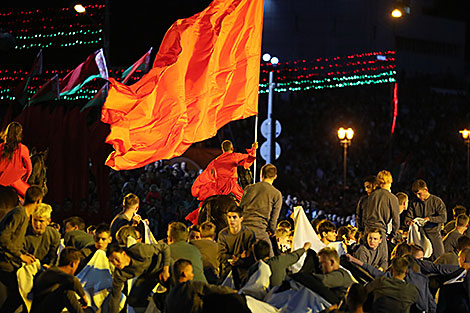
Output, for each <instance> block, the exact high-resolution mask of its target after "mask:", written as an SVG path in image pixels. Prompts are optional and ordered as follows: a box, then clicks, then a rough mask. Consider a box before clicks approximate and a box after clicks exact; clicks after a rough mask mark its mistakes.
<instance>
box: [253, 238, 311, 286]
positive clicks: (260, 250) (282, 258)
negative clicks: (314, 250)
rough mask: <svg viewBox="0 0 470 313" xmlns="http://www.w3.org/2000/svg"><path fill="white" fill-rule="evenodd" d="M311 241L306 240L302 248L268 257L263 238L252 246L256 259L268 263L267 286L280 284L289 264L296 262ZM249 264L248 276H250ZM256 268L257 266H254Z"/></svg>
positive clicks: (308, 247)
mask: <svg viewBox="0 0 470 313" xmlns="http://www.w3.org/2000/svg"><path fill="white" fill-rule="evenodd" d="M310 246H311V243H310V242H306V243H305V244H304V246H303V248H300V249H297V250H295V251H293V252H291V253H287V254H281V255H276V256H273V257H271V258H270V257H269V244H268V243H267V242H266V241H265V240H260V241H258V242H257V243H255V244H254V246H253V254H254V256H255V259H256V260H257V261H259V260H262V261H264V262H265V263H266V264H268V265H269V268H270V269H271V277H270V278H269V288H273V287H276V286H280V285H281V284H282V282H283V281H284V279H285V278H286V275H287V269H288V267H289V266H291V265H293V264H295V263H297V261H298V260H299V259H300V257H301V256H302V255H303V254H304V253H305V252H306V251H307V250H308V249H310ZM253 268H254V266H251V268H250V273H249V276H251V274H252V273H251V270H252V269H253ZM255 268H257V267H255Z"/></svg>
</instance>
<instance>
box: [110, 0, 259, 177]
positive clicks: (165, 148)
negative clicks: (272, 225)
mask: <svg viewBox="0 0 470 313" xmlns="http://www.w3.org/2000/svg"><path fill="white" fill-rule="evenodd" d="M263 7H264V0H214V1H213V2H212V3H211V4H210V6H209V7H208V8H206V9H205V10H204V11H202V12H201V13H198V14H196V15H194V16H192V17H189V18H186V19H182V20H178V21H176V22H175V23H174V24H173V25H172V26H171V27H170V29H169V30H168V32H167V33H166V35H165V38H164V39H163V42H162V44H161V46H160V50H159V51H158V53H157V56H156V58H155V62H154V64H153V68H152V69H151V70H150V71H149V73H147V74H146V75H145V76H144V77H142V79H141V80H140V81H138V82H137V83H135V84H134V85H132V86H126V85H123V84H121V83H119V82H117V81H115V80H113V79H110V90H109V95H108V98H107V99H106V102H105V104H104V106H103V110H102V117H101V120H102V121H103V122H105V123H108V124H110V126H111V132H110V134H109V136H108V138H107V139H106V142H107V143H110V144H112V145H113V147H114V150H115V151H114V152H112V153H111V154H110V155H109V157H108V159H107V160H106V165H108V166H110V167H112V168H113V169H116V170H124V169H133V168H138V167H141V166H144V165H146V164H148V163H150V162H154V161H156V160H162V159H170V158H172V157H175V156H178V155H181V154H182V153H183V152H184V151H186V149H188V148H189V146H190V145H191V144H192V143H194V142H198V141H201V140H204V139H207V138H210V137H212V136H214V135H215V134H216V133H217V130H218V129H219V128H220V127H222V126H224V125H225V124H227V123H228V122H230V121H233V120H237V119H243V118H246V117H249V116H252V115H255V114H256V113H257V111H258V84H259V70H260V55H261V33H262V26H263Z"/></svg>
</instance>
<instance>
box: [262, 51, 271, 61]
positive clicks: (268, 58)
mask: <svg viewBox="0 0 470 313" xmlns="http://www.w3.org/2000/svg"><path fill="white" fill-rule="evenodd" d="M269 60H271V55H270V54H269V53H265V54H263V61H264V62H269Z"/></svg>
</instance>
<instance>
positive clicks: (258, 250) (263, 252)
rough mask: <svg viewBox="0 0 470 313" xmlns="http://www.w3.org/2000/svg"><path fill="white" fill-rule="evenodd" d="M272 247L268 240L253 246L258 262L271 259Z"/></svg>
mask: <svg viewBox="0 0 470 313" xmlns="http://www.w3.org/2000/svg"><path fill="white" fill-rule="evenodd" d="M270 248H271V247H270V246H269V243H268V242H267V241H266V240H260V241H258V242H256V243H255V244H254V246H253V253H254V254H255V258H256V259H257V260H263V259H264V258H266V257H269V251H270V250H271V249H270Z"/></svg>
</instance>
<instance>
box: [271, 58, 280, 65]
mask: <svg viewBox="0 0 470 313" xmlns="http://www.w3.org/2000/svg"><path fill="white" fill-rule="evenodd" d="M271 63H272V64H274V65H276V64H278V63H279V59H278V58H277V57H272V58H271Z"/></svg>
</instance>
